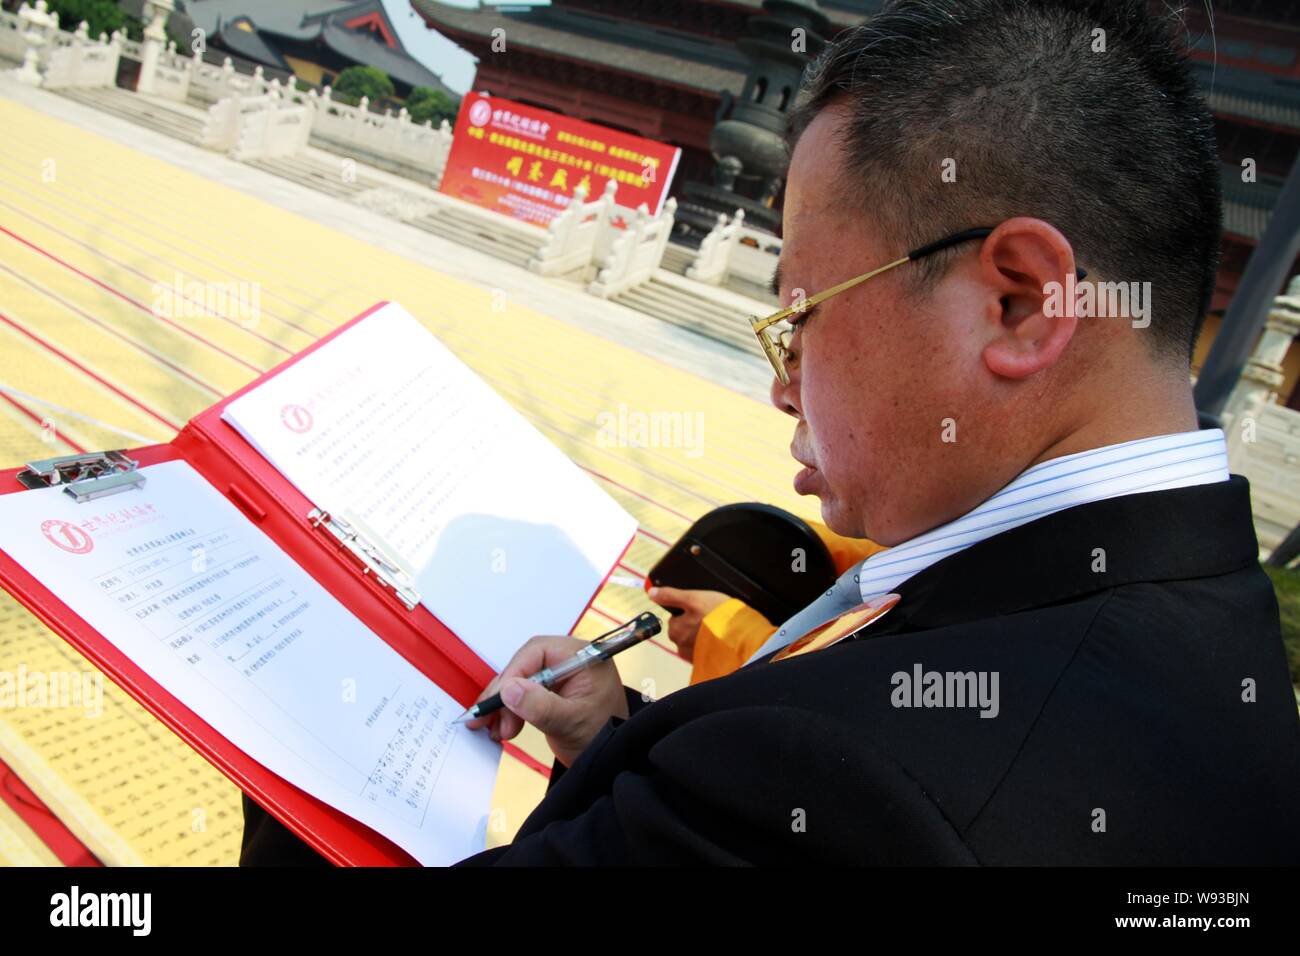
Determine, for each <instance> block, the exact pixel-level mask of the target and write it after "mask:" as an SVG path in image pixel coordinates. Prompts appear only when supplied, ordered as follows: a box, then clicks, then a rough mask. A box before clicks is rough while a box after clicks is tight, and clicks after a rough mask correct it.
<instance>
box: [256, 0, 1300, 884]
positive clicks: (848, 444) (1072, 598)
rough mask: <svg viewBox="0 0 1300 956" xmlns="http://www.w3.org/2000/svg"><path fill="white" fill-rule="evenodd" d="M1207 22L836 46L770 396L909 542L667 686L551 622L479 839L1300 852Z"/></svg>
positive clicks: (1035, 16)
mask: <svg viewBox="0 0 1300 956" xmlns="http://www.w3.org/2000/svg"><path fill="white" fill-rule="evenodd" d="M1172 27H1173V24H1171V23H1169V22H1165V21H1162V20H1157V19H1155V18H1153V17H1152V16H1151V15H1150V14H1149V12H1148V7H1147V4H1146V3H1145V2H1143V0H1039V2H1036V3H1033V4H1024V3H1022V2H1018V0H960V2H958V0H900V2H897V3H893V4H890V5H889V6H887V8H886V10H885V11H884V12H883V13H882V14H881V15H879V16H877V17H875V18H873V19H872V20H871V21H869V22H868V23H867V24H866V25H865V26H864V27H862V28H860V29H858V30H856V31H852V32H850V33H848V34H846V35H844V36H843V37H841V38H840V39H839V40H837V42H836V43H835V44H833V45H832V47H831V48H830V49H829V50H828V51H827V53H826V54H825V55H824V56H823V57H822V58H821V59H820V60H819V62H818V64H817V65H816V67H815V68H814V69H813V70H812V71H811V73H810V76H809V78H808V79H807V81H806V84H805V86H806V88H805V90H804V91H803V94H802V96H801V101H800V105H799V108H798V109H797V110H796V112H795V115H794V117H793V123H792V133H791V138H792V141H793V142H794V144H795V146H794V152H793V155H792V159H791V166H790V172H789V177H788V181H787V187H786V198H785V207H784V222H785V240H784V248H783V252H782V257H781V266H780V270H779V278H778V287H779V289H778V291H779V293H780V295H781V297H782V299H783V301H785V302H787V303H789V304H791V305H792V306H799V308H797V309H795V310H794V311H793V312H792V314H791V315H789V316H788V320H789V323H790V325H791V326H792V327H793V328H792V330H791V335H790V336H789V337H787V338H784V339H782V340H780V341H779V342H769V343H768V354H769V357H770V358H771V359H772V361H773V366H774V371H775V372H776V374H777V378H776V380H775V381H774V384H773V388H772V400H773V402H774V404H776V406H777V407H778V408H780V409H782V410H783V411H785V412H787V413H788V414H789V415H790V416H791V417H792V418H793V419H794V421H795V430H794V440H793V443H792V446H791V452H792V454H793V456H794V457H795V458H796V459H797V460H798V461H799V462H800V463H801V464H802V465H804V466H805V467H804V468H803V470H802V471H801V472H800V473H799V475H798V476H797V477H796V479H795V486H796V489H797V490H798V491H800V492H801V493H803V494H813V495H816V496H817V497H818V498H819V499H820V500H821V506H822V515H823V518H824V519H825V521H826V523H827V524H828V525H829V526H830V527H831V529H832V530H834V531H836V532H838V533H840V534H846V535H851V536H855V537H868V538H871V539H873V540H875V541H879V542H881V543H883V544H887V545H891V546H892V547H891V548H890V550H888V551H885V552H882V553H880V554H876V555H872V556H871V557H869V558H867V559H866V561H865V562H863V563H862V564H861V565H860V566H858V567H856V568H854V569H851V570H850V573H849V574H847V575H845V577H843V578H841V579H840V581H839V582H838V583H837V585H836V587H835V588H833V589H832V590H831V591H830V592H828V593H827V594H826V595H825V596H824V597H823V598H821V599H819V600H818V602H816V603H814V605H812V606H810V608H809V609H807V610H806V611H805V612H802V613H801V614H800V615H797V616H796V617H795V618H794V619H792V620H791V621H789V622H786V624H785V625H783V626H782V628H780V629H779V630H778V632H777V634H776V635H774V636H773V638H772V640H771V641H769V644H768V646H767V647H766V648H765V649H763V650H761V651H760V652H759V655H758V657H757V658H756V659H755V660H753V661H751V662H750V663H749V664H748V665H747V666H745V667H743V668H741V669H740V670H739V671H737V672H736V673H734V674H732V675H730V676H727V677H722V678H719V679H716V680H712V681H708V682H705V683H701V684H698V685H695V686H692V687H689V688H687V689H685V690H682V691H679V692H677V693H674V694H671V695H669V696H667V697H665V698H663V699H662V700H659V701H656V702H646V701H642V700H641V699H640V698H639V697H637V696H635V695H634V694H632V693H630V692H625V691H624V689H623V688H622V687H621V686H620V684H619V681H618V678H617V672H616V670H615V668H614V667H613V666H612V665H602V666H601V667H600V668H596V669H592V670H589V671H586V672H583V673H582V674H580V675H578V676H576V677H574V678H572V679H571V680H569V681H568V682H566V683H565V684H563V685H561V686H560V687H559V688H557V689H556V691H554V692H552V691H549V690H546V689H544V688H542V687H540V686H538V685H534V684H531V683H528V682H526V681H524V680H523V679H522V676H523V675H526V674H528V673H531V672H533V671H535V670H537V669H538V668H539V666H540V665H541V664H542V663H543V662H546V663H553V662H555V661H557V660H559V659H562V658H564V657H566V656H568V655H569V654H570V653H572V651H573V649H574V647H576V646H577V643H578V642H576V641H575V640H574V639H572V638H562V637H554V638H536V639H534V640H533V641H532V642H530V643H529V644H528V645H527V646H525V647H524V648H523V649H522V650H521V651H520V652H519V654H518V655H516V657H515V659H514V660H513V661H512V662H511V663H510V665H509V666H508V667H507V668H506V669H505V671H503V673H502V675H501V677H500V678H499V679H498V681H496V682H494V685H493V686H492V687H490V688H488V689H487V690H486V691H485V695H486V694H487V693H491V692H492V691H494V690H496V689H497V688H498V687H499V689H500V691H501V693H502V697H503V699H505V701H506V703H507V707H508V708H509V709H508V710H507V711H503V712H500V713H498V714H495V715H493V716H492V717H490V718H488V719H487V720H486V721H482V722H480V723H483V724H486V725H487V726H489V727H490V730H491V732H492V733H493V735H494V736H496V737H499V738H502V739H508V738H510V737H513V736H514V735H515V734H517V733H518V732H519V730H520V729H521V727H522V724H523V722H524V721H527V722H529V723H532V724H534V725H535V726H537V727H539V728H540V729H541V730H542V731H543V732H545V733H546V735H547V737H548V740H549V742H550V744H551V747H552V749H553V750H554V752H555V754H556V758H557V761H558V766H557V774H556V776H555V778H554V779H553V782H552V785H551V787H550V789H549V791H548V793H547V795H546V797H545V799H544V800H543V801H542V803H541V804H540V805H539V806H538V807H537V809H536V810H535V811H534V812H533V814H532V815H531V816H530V817H529V818H528V819H527V820H526V821H525V822H524V824H523V827H522V829H521V830H520V831H519V833H518V835H517V836H516V838H515V840H514V841H513V842H512V843H511V844H510V845H509V846H505V847H501V848H498V849H494V850H490V851H487V852H485V853H483V854H480V855H478V856H476V857H474V858H472V859H471V860H470V861H468V862H470V863H475V864H494V863H495V864H507V865H508V864H575V863H576V864H585V863H592V864H599V863H742V862H743V863H865V864H874V863H884V864H892V863H897V864H917V863H922V864H925V863H944V864H975V863H992V864H1005V863H1027V864H1037V863H1054V864H1074V863H1115V864H1197V863H1200V864H1226V863H1238V864H1251V863H1284V862H1285V863H1296V862H1300V824H1298V822H1297V821H1300V814H1297V813H1296V808H1295V805H1294V801H1295V799H1296V794H1297V793H1300V722H1298V721H1297V713H1296V698H1295V696H1294V694H1293V690H1292V687H1291V685H1290V682H1289V680H1288V674H1287V668H1286V664H1285V661H1284V656H1283V649H1282V644H1281V639H1280V634H1279V625H1278V612H1277V605H1276V602H1275V600H1274V597H1273V593H1272V589H1271V586H1270V584H1269V582H1268V579H1267V578H1266V577H1265V576H1264V574H1263V573H1262V571H1261V570H1260V568H1259V566H1258V560H1257V557H1258V555H1257V544H1256V541H1255V536H1254V530H1253V526H1252V519H1251V509H1250V498H1249V490H1248V488H1247V484H1246V482H1245V481H1244V480H1243V479H1241V478H1239V477H1232V478H1229V476H1228V474H1227V468H1226V452H1225V447H1224V440H1223V434H1222V432H1219V431H1217V430H1212V431H1204V432H1198V431H1197V430H1196V414H1195V410H1194V408H1193V405H1192V401H1191V393H1190V387H1189V384H1188V372H1189V356H1190V353H1191V348H1192V345H1193V343H1194V341H1195V337H1196V335H1197V332H1198V331H1199V328H1200V324H1201V320H1202V318H1203V316H1204V314H1205V311H1206V309H1207V307H1208V303H1209V300H1210V295H1211V292H1212V291H1213V288H1214V283H1215V272H1216V267H1217V257H1218V236H1219V231H1220V217H1221V211H1220V206H1221V202H1220V194H1219V167H1218V159H1217V155H1216V151H1215V144H1214V138H1213V129H1212V124H1211V120H1210V116H1209V113H1208V111H1207V110H1206V108H1205V105H1204V103H1203V102H1202V101H1201V99H1200V97H1199V94H1198V92H1197V90H1196V87H1195V83H1194V81H1193V79H1192V77H1191V75H1190V72H1189V70H1188V69H1187V67H1186V65H1185V63H1184V62H1183V61H1182V59H1181V58H1180V57H1179V55H1178V54H1177V52H1176V50H1175V47H1174V40H1173V39H1172V36H1173V30H1172ZM971 230H975V231H974V232H972V231H971ZM945 237H947V241H945V242H941V243H938V244H937V245H934V243H935V241H936V240H941V239H944V238H945ZM927 244H931V245H929V246H928V247H927ZM909 249H912V250H915V253H914V254H913V255H911V256H908V257H907V258H900V256H904V255H905V253H906V252H907V250H909ZM886 265H889V266H890V268H888V269H881V268H880V267H883V266H886ZM1081 270H1084V271H1086V279H1084V280H1083V281H1082V282H1081V281H1079V280H1078V279H1077V276H1078V275H1079V273H1080V271H1081ZM855 278H856V279H859V280H861V281H859V282H857V283H849V284H846V283H847V282H848V280H853V279H855ZM1086 283H1093V285H1091V286H1088V285H1086ZM1099 283H1110V285H1099ZM1119 283H1122V284H1123V285H1122V286H1121V285H1117V284H1119ZM1081 289H1082V290H1086V291H1084V292H1080V291H1079V290H1081ZM1121 293H1123V295H1121ZM775 328H776V327H774V329H775ZM890 593H894V594H897V595H899V596H900V600H899V602H898V604H897V605H896V606H894V607H893V609H892V610H890V611H889V613H888V614H887V615H886V616H884V617H883V618H882V619H880V620H879V621H877V622H875V623H873V624H871V625H870V626H869V627H868V628H866V629H865V630H864V631H862V632H861V633H859V634H857V635H855V636H853V637H852V638H851V639H848V640H845V641H842V642H840V643H837V644H834V645H833V646H830V647H826V648H824V649H819V650H815V651H812V652H809V653H790V654H788V656H785V657H784V659H779V658H781V657H782V656H783V655H784V654H787V653H788V651H789V650H791V649H792V648H791V646H792V642H797V640H798V638H800V637H801V635H803V634H804V633H805V632H806V631H808V630H810V629H812V628H815V627H817V626H818V625H820V624H822V623H823V622H825V621H826V620H828V619H832V618H834V617H836V616H837V615H839V614H841V613H842V612H844V611H846V610H848V609H850V608H852V607H854V606H855V605H857V604H859V603H862V602H872V601H878V600H880V599H881V597H882V595H887V594H890ZM798 646H799V645H798V644H797V643H795V644H793V647H798ZM774 657H776V658H778V659H774ZM564 768H567V769H564ZM559 771H562V772H559ZM268 832H270V831H268ZM252 838H253V840H254V841H256V840H257V839H259V834H258V833H256V832H254V833H253V834H252ZM263 845H264V848H266V849H265V855H264V856H263V858H266V857H267V856H273V855H274V851H273V847H274V845H275V841H274V839H273V838H272V837H269V836H268V837H266V839H265V841H264V844H263ZM257 857H258V854H246V860H248V861H249V862H253V861H256V859H257Z"/></svg>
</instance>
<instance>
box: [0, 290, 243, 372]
mask: <svg viewBox="0 0 1300 956" xmlns="http://www.w3.org/2000/svg"><path fill="white" fill-rule="evenodd" d="M0 270H3V271H5V272H8V273H9V274H10V275H12V276H14V277H15V278H17V279H18V280H19V281H20V282H22V283H24V284H25V285H27V286H28V287H29V288H32V289H35V290H36V291H37V292H39V293H41V295H44V296H47V297H48V298H51V299H53V300H54V301H55V302H57V303H59V305H61V306H63V307H64V308H66V309H68V310H69V311H70V312H72V313H73V314H75V315H77V316H78V317H80V318H83V319H85V320H86V321H87V322H89V323H91V324H92V325H96V326H98V327H99V328H101V329H103V330H104V331H105V332H107V333H108V334H109V335H111V336H113V337H115V338H118V339H121V340H122V341H123V342H125V343H127V344H128V345H130V346H132V347H133V348H136V349H139V350H140V351H141V352H143V353H144V354H145V355H148V356H149V357H150V358H152V359H154V360H155V361H157V362H160V363H161V364H163V365H165V366H167V367H168V368H169V369H171V370H172V371H173V372H175V373H176V374H177V375H180V376H181V377H183V378H186V379H188V380H189V381H191V382H193V383H194V384H195V385H197V386H198V387H199V388H201V389H203V390H204V391H206V392H210V393H211V394H212V395H213V396H214V397H216V398H222V397H223V396H222V393H221V392H220V391H219V390H218V389H216V388H213V387H212V386H211V385H209V384H208V383H207V382H205V381H203V379H201V378H199V377H198V376H197V375H194V374H193V373H192V372H189V371H186V370H185V369H183V368H181V367H180V366H179V365H177V364H176V363H175V362H173V361H171V359H169V358H167V357H166V356H165V355H160V354H158V353H157V352H155V351H153V350H152V349H150V348H148V347H147V346H145V345H143V344H141V343H140V342H138V341H136V340H135V339H133V338H132V337H131V336H129V335H126V334H125V333H123V332H119V331H118V330H117V329H115V328H113V327H112V326H111V325H109V324H108V323H107V322H105V321H103V320H102V319H97V318H95V317H94V316H93V315H91V314H90V313H89V312H87V311H86V310H85V309H83V308H81V306H79V305H75V304H73V303H71V302H69V301H68V300H67V299H65V298H63V297H62V296H60V295H59V294H58V293H56V292H54V291H53V290H51V289H47V288H45V287H44V286H43V285H41V284H40V283H38V282H34V281H32V280H31V279H29V278H27V277H26V276H25V275H23V274H22V273H20V272H15V271H14V270H12V269H10V268H9V267H8V266H0Z"/></svg>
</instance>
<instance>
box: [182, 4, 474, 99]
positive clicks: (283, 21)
mask: <svg viewBox="0 0 1300 956" xmlns="http://www.w3.org/2000/svg"><path fill="white" fill-rule="evenodd" d="M184 13H185V15H186V16H188V18H189V20H190V21H191V22H192V23H193V25H194V26H196V27H198V28H200V29H202V30H203V31H204V32H205V33H206V35H207V38H208V39H207V45H208V48H209V49H210V50H213V51H219V52H225V53H229V54H231V55H233V56H235V57H239V58H241V59H243V60H245V61H248V62H251V63H254V64H259V65H261V66H263V67H264V68H266V69H267V70H278V71H283V72H286V73H292V74H293V75H294V76H296V77H297V78H298V79H300V80H302V81H303V82H304V83H307V84H309V85H312V86H328V85H329V84H330V83H332V82H333V80H334V78H335V77H337V76H338V74H339V73H340V72H342V71H343V70H345V69H347V68H348V67H350V66H374V67H378V68H379V69H381V70H383V71H384V72H385V73H386V74H388V76H389V78H390V79H391V80H392V81H393V86H394V87H395V88H396V91H397V95H398V96H399V97H405V96H406V95H408V94H409V93H410V92H411V90H412V89H413V88H415V87H417V86H425V87H429V88H430V89H433V90H438V91H441V92H443V93H446V94H447V95H448V96H450V97H452V98H453V99H458V98H459V97H458V96H457V94H456V93H455V92H453V91H452V90H449V89H448V88H447V87H446V85H445V84H444V83H443V82H442V78H441V77H440V76H439V75H438V74H437V73H435V72H434V71H433V70H431V69H429V67H428V66H426V65H425V64H423V63H421V62H420V61H419V60H417V59H415V58H414V57H413V56H411V54H410V53H409V52H408V51H407V50H406V48H405V47H404V45H403V44H402V41H401V38H400V36H399V34H398V31H397V30H396V29H395V28H394V26H393V23H392V21H391V20H390V19H389V16H388V13H387V12H386V11H385V9H384V4H383V3H381V2H380V0H360V2H355V3H340V2H339V0H295V2H279V3H249V2H247V0H190V2H189V3H187V4H186V5H185V11H184Z"/></svg>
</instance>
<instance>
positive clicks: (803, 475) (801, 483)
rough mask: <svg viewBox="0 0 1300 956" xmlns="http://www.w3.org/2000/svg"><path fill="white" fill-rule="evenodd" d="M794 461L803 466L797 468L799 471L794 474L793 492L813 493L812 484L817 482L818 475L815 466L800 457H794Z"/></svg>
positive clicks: (801, 493)
mask: <svg viewBox="0 0 1300 956" xmlns="http://www.w3.org/2000/svg"><path fill="white" fill-rule="evenodd" d="M795 461H797V462H799V464H801V465H803V468H801V469H799V473H798V474H797V475H795V476H794V490H795V493H796V494H800V495H808V494H813V493H814V485H815V484H816V483H817V478H818V476H819V475H820V472H819V471H818V470H817V466H816V465H810V464H808V463H807V462H806V461H804V460H803V459H801V458H795Z"/></svg>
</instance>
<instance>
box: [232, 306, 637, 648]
mask: <svg viewBox="0 0 1300 956" xmlns="http://www.w3.org/2000/svg"><path fill="white" fill-rule="evenodd" d="M223 417H224V418H225V420H226V421H228V422H229V423H230V424H231V425H233V426H234V427H235V428H236V429H237V430H238V431H239V432H240V434H242V435H243V436H244V437H245V438H246V439H247V440H248V441H249V443H250V444H252V445H253V447H254V448H256V449H257V450H258V451H259V452H261V453H262V455H264V456H265V457H266V458H267V459H268V460H269V461H270V462H271V463H272V464H273V465H274V466H275V467H276V468H277V469H279V471H280V472H281V473H282V474H284V476H285V477H286V478H288V479H289V481H291V482H293V484H294V485H296V486H297V487H298V489H299V490H300V491H302V493H303V494H304V495H306V496H307V498H309V499H310V500H311V501H312V502H313V503H314V504H315V505H316V506H317V507H320V508H322V509H324V510H325V511H328V512H330V513H331V514H338V515H340V516H342V517H344V518H345V519H348V520H350V521H351V522H352V523H354V524H355V525H356V526H357V527H358V528H359V529H360V530H362V531H363V534H366V536H367V537H374V538H378V539H379V543H381V544H383V545H386V546H387V549H388V550H389V551H390V552H393V553H395V555H396V556H397V557H399V558H400V559H401V561H402V563H404V564H405V565H406V567H407V568H408V569H409V570H410V571H411V572H412V573H413V575H414V580H415V586H416V589H417V590H418V591H419V594H420V599H421V601H422V603H423V604H424V605H425V606H426V607H428V609H429V610H430V611H431V612H432V613H433V614H434V615H435V616H436V617H438V618H439V619H440V620H441V621H442V622H443V623H444V624H446V625H447V626H448V627H449V628H451V630H452V631H453V632H454V633H455V634H456V636H457V637H459V638H460V639H461V640H462V641H464V642H465V643H466V644H468V645H469V646H470V647H471V648H472V649H473V650H474V651H475V652H476V653H477V654H478V655H479V656H480V657H482V658H483V659H484V660H485V661H486V662H487V663H488V664H489V665H491V666H492V667H493V668H495V669H497V670H500V669H501V668H503V667H504V666H505V664H506V663H507V662H508V661H509V660H510V658H511V656H512V655H513V654H514V652H515V651H516V650H517V649H518V648H519V646H520V645H521V644H523V643H524V641H526V640H527V639H528V638H530V637H532V636H533V635H534V634H567V633H568V632H569V629H570V628H572V627H573V625H574V624H575V623H576V622H577V619H578V617H579V615H581V613H582V611H583V609H584V608H585V607H586V605H587V602H588V601H589V600H590V599H591V596H592V594H594V593H595V591H596V589H597V588H598V587H599V586H600V583H601V581H602V580H603V579H604V577H605V575H606V574H607V573H608V572H609V570H610V569H611V568H612V567H613V566H614V564H615V562H617V560H618V558H619V556H620V555H621V554H622V552H623V550H624V548H625V547H626V546H627V543H628V542H629V541H630V540H631V538H632V535H633V533H634V532H635V530H636V522H635V521H634V520H633V518H632V517H631V516H630V515H629V514H627V512H625V511H624V510H623V509H622V508H621V507H619V505H618V503H617V502H615V501H614V500H613V499H612V498H611V497H610V496H609V495H607V494H606V493H605V492H604V491H603V490H602V489H600V488H599V487H597V486H596V484H595V482H593V481H592V479H591V478H590V477H589V476H588V475H586V474H585V473H584V472H583V471H582V470H581V469H580V468H578V467H577V466H576V465H575V464H574V463H573V462H572V461H570V460H569V459H568V458H567V457H566V456H565V455H564V454H563V453H562V452H560V450H559V449H557V448H556V447H555V446H554V445H552V444H551V443H550V442H549V441H547V439H546V438H545V437H544V436H543V435H542V434H541V433H540V432H539V431H537V429H536V428H534V427H533V426H532V425H531V424H530V423H529V422H528V421H527V420H526V419H525V418H523V416H521V415H520V414H519V413H518V412H516V411H515V410H514V409H513V408H512V407H511V406H510V405H509V404H508V403H507V402H506V401H505V400H504V399H502V398H501V397H500V396H499V395H497V394H496V392H494V391H493V390H492V389H491V388H490V387H489V386H488V385H487V384H486V383H485V382H483V381H482V379H480V378H479V377H478V376H477V375H475V374H474V372H472V371H471V370H470V369H469V368H468V367H466V366H465V365H464V363H462V362H461V361H460V360H459V359H458V358H456V356H455V355H453V354H452V353H451V352H450V351H448V350H447V348H446V347H445V346H444V345H442V343H440V342H439V341H438V340H437V339H436V338H434V336H433V335H432V334H430V333H429V331H428V330H427V329H425V328H424V327H423V326H421V325H420V323H419V322H417V321H416V320H415V319H414V318H413V317H412V316H411V315H410V314H409V313H408V312H406V311H405V310H404V309H403V308H402V307H401V306H399V305H395V304H390V305H386V306H384V307H383V308H381V309H379V310H378V311H376V312H375V313H374V314H372V315H369V316H367V317H366V318H365V319H362V320H361V321H360V322H358V323H357V324H356V325H354V326H353V327H352V328H350V329H348V330H347V331H345V332H343V333H342V334H341V335H339V336H338V337H337V338H335V339H333V340H331V341H330V342H328V343H327V344H325V345H324V346H322V347H321V348H320V349H318V350H317V351H315V352H313V353H311V354H310V355H307V356H305V357H304V358H303V359H302V360H300V361H298V362H296V363H295V364H293V365H291V366H289V367H288V368H287V369H285V370H284V371H283V372H281V373H280V374H278V375H276V376H275V377H273V378H271V379H270V380H269V381H267V382H264V383H263V384H262V385H259V386H258V387H257V388H255V389H253V390H252V391H250V392H249V393H248V394H246V395H244V396H243V397H241V398H239V399H237V400H235V401H233V402H231V403H230V405H229V406H227V408H226V410H225V412H224V415H223Z"/></svg>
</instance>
